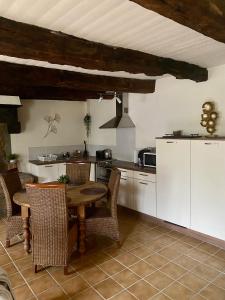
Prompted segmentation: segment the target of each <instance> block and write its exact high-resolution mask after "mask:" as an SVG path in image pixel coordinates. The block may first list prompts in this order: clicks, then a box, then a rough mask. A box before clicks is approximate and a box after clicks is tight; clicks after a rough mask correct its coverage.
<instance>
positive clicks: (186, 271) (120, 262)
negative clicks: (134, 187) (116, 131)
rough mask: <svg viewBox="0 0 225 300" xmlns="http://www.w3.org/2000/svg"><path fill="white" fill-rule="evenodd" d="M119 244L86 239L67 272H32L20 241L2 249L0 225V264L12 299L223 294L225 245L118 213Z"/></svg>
mask: <svg viewBox="0 0 225 300" xmlns="http://www.w3.org/2000/svg"><path fill="white" fill-rule="evenodd" d="M119 219H120V228H121V233H122V239H123V245H122V247H121V248H120V249H118V248H117V247H116V246H115V244H114V243H113V242H111V241H109V240H108V239H104V238H97V239H96V240H95V241H90V244H89V245H88V251H87V254H86V255H85V256H84V257H83V258H79V257H77V256H76V255H75V256H74V257H73V259H72V260H71V264H70V270H71V272H72V274H70V275H68V276H64V275H63V270H62V268H47V269H46V270H44V271H42V272H39V273H38V274H34V273H33V270H32V262H31V255H28V256H27V255H26V254H25V253H24V250H23V245H22V244H21V243H19V244H17V245H14V246H12V247H10V248H7V249H5V248H4V245H3V241H4V231H5V228H4V225H0V240H1V246H0V266H2V267H3V268H4V269H5V270H6V271H7V272H8V274H9V277H10V279H11V282H12V285H13V289H14V293H15V296H16V300H32V299H39V300H49V299H51V300H53V299H54V300H64V299H71V300H75V299H76V300H85V299H86V300H101V299H112V300H132V299H140V300H147V299H154V300H166V299H177V300H185V299H193V300H200V299H210V300H223V299H225V250H222V249H220V248H217V247H215V246H213V245H210V244H207V243H203V242H201V241H200V240H197V239H194V238H190V237H187V236H185V235H183V234H181V233H179V232H176V231H172V230H169V229H167V228H164V227H160V226H157V225H155V224H153V223H143V222H141V221H138V220H137V219H136V218H135V217H134V216H128V215H125V214H120V218H119Z"/></svg>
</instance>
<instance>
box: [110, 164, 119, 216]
mask: <svg viewBox="0 0 225 300" xmlns="http://www.w3.org/2000/svg"><path fill="white" fill-rule="evenodd" d="M120 177H121V173H120V171H119V170H118V169H117V168H115V169H112V171H111V175H110V178H109V183H108V189H109V191H108V201H109V205H110V209H111V215H112V217H113V218H117V198H118V193H119V187H120Z"/></svg>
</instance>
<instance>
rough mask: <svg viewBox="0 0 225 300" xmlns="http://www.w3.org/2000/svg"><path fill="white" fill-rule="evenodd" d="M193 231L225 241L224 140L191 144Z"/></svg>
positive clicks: (195, 141) (201, 141)
mask: <svg viewBox="0 0 225 300" xmlns="http://www.w3.org/2000/svg"><path fill="white" fill-rule="evenodd" d="M191 228H192V229H193V230H196V231H200V232H202V233H205V234H208V235H211V236H214V237H217V238H220V239H223V240H225V141H219V140H211V141H210V140H199V141H197V140H194V141H192V142H191Z"/></svg>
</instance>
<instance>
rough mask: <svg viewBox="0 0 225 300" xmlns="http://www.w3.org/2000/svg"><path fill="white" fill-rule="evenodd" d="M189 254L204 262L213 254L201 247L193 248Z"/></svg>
mask: <svg viewBox="0 0 225 300" xmlns="http://www.w3.org/2000/svg"><path fill="white" fill-rule="evenodd" d="M187 255H188V256H190V257H191V258H193V259H196V260H198V261H200V262H204V261H205V260H207V259H209V258H210V256H211V254H209V253H207V252H205V251H202V250H201V249H198V248H194V249H191V250H190V251H189V252H188V253H187Z"/></svg>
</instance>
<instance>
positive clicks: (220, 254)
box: [215, 249, 225, 260]
mask: <svg viewBox="0 0 225 300" xmlns="http://www.w3.org/2000/svg"><path fill="white" fill-rule="evenodd" d="M215 255H216V256H217V257H219V258H222V259H223V260H225V250H224V249H221V250H219V251H218V252H217V253H216V254H215Z"/></svg>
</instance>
